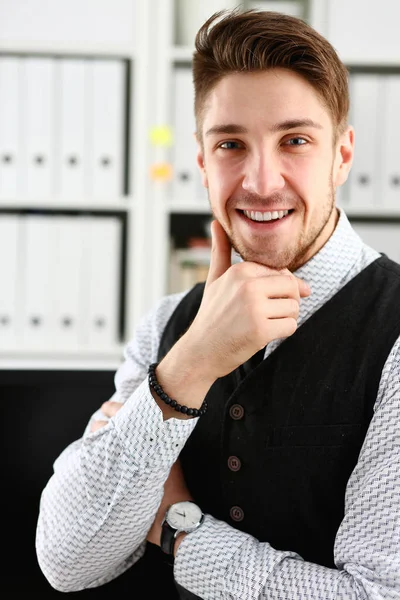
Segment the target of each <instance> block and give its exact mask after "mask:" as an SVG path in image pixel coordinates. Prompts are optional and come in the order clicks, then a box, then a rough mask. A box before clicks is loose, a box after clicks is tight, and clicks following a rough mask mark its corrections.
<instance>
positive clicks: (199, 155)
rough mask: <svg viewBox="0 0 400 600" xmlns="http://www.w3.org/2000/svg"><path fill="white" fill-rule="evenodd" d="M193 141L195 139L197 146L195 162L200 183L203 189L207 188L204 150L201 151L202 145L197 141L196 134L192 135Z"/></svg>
mask: <svg viewBox="0 0 400 600" xmlns="http://www.w3.org/2000/svg"><path fill="white" fill-rule="evenodd" d="M194 139H195V141H196V144H197V156H196V161H197V166H198V167H199V169H200V174H201V182H202V184H203V185H204V187H205V188H208V178H207V173H206V167H205V163H204V149H203V145H202V144H201V142H200V141H199V139H198V137H197V134H196V133H195V134H194Z"/></svg>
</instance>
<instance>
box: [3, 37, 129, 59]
mask: <svg viewBox="0 0 400 600" xmlns="http://www.w3.org/2000/svg"><path fill="white" fill-rule="evenodd" d="M0 53H3V54H4V53H5V54H18V55H20V54H46V55H51V56H57V55H60V56H79V57H81V56H88V57H93V58H97V57H110V56H111V57H113V58H122V59H134V58H135V55H134V50H133V48H132V47H130V46H120V47H118V46H105V45H104V44H98V45H97V44H94V45H86V44H69V43H68V44H65V43H64V44H63V43H62V42H58V41H54V42H50V41H46V42H44V41H34V40H32V41H26V40H23V41H21V42H17V41H7V40H0Z"/></svg>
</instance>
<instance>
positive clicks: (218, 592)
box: [36, 210, 400, 600]
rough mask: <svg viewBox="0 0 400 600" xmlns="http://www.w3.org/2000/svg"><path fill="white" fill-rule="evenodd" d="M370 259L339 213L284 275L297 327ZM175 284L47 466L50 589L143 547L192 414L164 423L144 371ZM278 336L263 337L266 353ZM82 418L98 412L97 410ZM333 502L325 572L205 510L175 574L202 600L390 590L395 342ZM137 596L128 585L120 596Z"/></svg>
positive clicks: (306, 598)
mask: <svg viewBox="0 0 400 600" xmlns="http://www.w3.org/2000/svg"><path fill="white" fill-rule="evenodd" d="M378 256H379V253H378V252H377V251H376V250H374V249H372V248H370V247H369V246H367V245H365V244H364V243H363V241H362V240H361V239H360V238H359V236H358V235H357V234H356V232H355V231H354V230H353V228H352V227H351V224H350V223H349V221H348V219H347V217H346V215H345V213H344V212H343V210H340V218H339V221H338V224H337V227H336V229H335V231H334V233H333V235H332V236H331V238H330V239H329V240H328V242H327V243H326V244H325V246H324V247H323V248H322V249H321V250H320V251H319V252H318V253H317V254H316V255H315V256H314V257H313V258H312V259H311V260H309V261H308V262H307V263H306V264H305V265H304V266H303V267H301V268H300V269H298V271H297V272H296V275H298V276H299V277H302V278H303V279H304V280H306V281H307V283H309V285H310V287H311V290H312V293H311V295H310V296H309V297H308V298H304V299H302V300H301V303H300V315H299V319H298V325H299V326H301V325H302V323H304V322H305V321H306V320H307V319H308V318H309V317H310V316H311V315H312V314H313V313H315V312H316V311H317V310H318V309H319V308H320V307H321V306H322V305H323V304H325V302H327V301H328V300H329V299H330V298H332V296H334V294H336V292H338V290H340V289H341V288H342V287H343V286H344V285H345V284H346V283H347V282H348V281H349V280H350V279H352V278H353V277H354V276H355V275H357V273H359V272H360V271H361V270H362V269H364V268H365V267H366V266H368V265H369V264H370V263H371V262H372V261H374V260H375V259H376V258H377V257H378ZM185 293H186V292H183V293H180V294H173V295H169V296H166V297H164V298H163V299H161V301H159V302H158V303H157V305H156V306H154V307H153V308H152V309H151V310H150V311H149V313H148V314H147V315H145V316H144V317H142V319H141V321H140V323H139V324H138V326H137V328H136V332H135V335H134V337H133V339H132V341H131V342H130V343H128V344H127V345H126V347H125V351H124V362H123V363H122V364H121V366H120V368H119V369H118V370H117V372H116V374H115V389H116V392H115V394H114V395H113V397H112V399H113V400H115V401H119V402H123V403H124V404H123V406H122V408H121V409H120V410H119V411H118V413H117V415H116V416H115V417H113V418H111V419H110V420H109V421H108V423H107V425H105V426H104V427H102V428H101V429H99V430H98V431H96V432H94V433H90V423H89V424H88V425H87V427H86V430H85V431H84V433H83V436H82V438H81V439H79V440H77V441H75V442H73V443H72V444H71V445H70V446H69V447H67V448H66V449H65V450H64V451H63V452H62V454H61V455H60V456H59V457H58V458H57V459H56V461H55V463H54V474H53V475H52V477H51V478H50V480H49V482H48V484H47V485H46V487H45V489H44V490H43V493H42V498H41V504H40V512H39V518H38V526H37V535H36V550H37V556H38V560H39V564H40V566H41V569H42V571H43V573H44V574H45V576H46V577H47V579H48V580H49V582H50V583H51V585H52V586H54V587H55V588H56V589H58V590H60V591H64V592H69V591H76V590H81V589H84V588H87V587H96V586H99V585H101V584H104V583H106V582H108V581H110V580H112V579H113V578H115V577H117V576H118V575H120V574H122V573H123V572H124V571H125V570H126V569H128V568H129V567H130V566H131V565H132V564H133V563H134V562H135V561H137V560H138V559H139V558H140V557H141V556H142V555H143V552H144V548H145V541H144V540H145V539H146V534H147V531H148V530H149V529H150V527H151V525H152V523H153V520H154V517H155V514H156V512H157V509H158V506H159V504H160V501H161V499H162V496H163V484H164V482H165V480H166V478H167V477H168V473H169V469H170V468H171V466H172V464H173V463H174V462H175V461H176V460H177V458H178V457H179V454H180V452H181V450H182V448H183V446H184V445H185V442H186V440H187V439H188V437H189V436H190V434H191V433H192V431H193V429H194V428H195V427H196V423H197V420H198V419H191V420H179V419H175V418H172V419H168V420H167V421H164V420H163V418H162V413H161V410H160V409H159V407H158V405H157V404H156V402H155V401H154V399H153V397H152V395H151V393H150V390H149V384H148V379H147V369H148V365H149V364H150V363H152V362H155V361H156V360H157V351H158V346H159V342H160V338H161V335H162V332H163V330H164V328H165V325H166V323H167V322H168V319H169V318H170V316H171V314H172V313H173V311H174V309H175V307H176V306H177V304H178V303H179V301H180V300H181V299H182V298H183V296H184V295H185ZM366 293H368V290H366ZM399 311H400V302H399ZM280 341H281V340H275V341H274V342H272V343H270V344H269V345H268V346H267V348H266V356H267V355H269V354H270V353H271V352H273V351H274V350H275V348H276V347H277V346H278V345H279V343H280ZM371 343H373V340H371ZM92 418H94V419H99V418H101V419H104V416H103V415H102V414H101V413H100V411H98V412H97V413H96V414H95V415H93V417H92ZM344 503H345V515H344V518H343V521H342V522H341V524H340V527H339V530H338V532H337V535H336V540H335V547H334V557H335V565H336V568H335V569H330V568H327V567H324V566H321V565H318V564H313V563H309V562H306V561H304V560H303V559H302V557H301V556H299V555H298V554H296V553H294V552H292V551H291V550H290V548H287V551H278V550H275V549H274V548H273V547H271V546H270V545H269V544H268V543H261V542H259V541H258V540H257V539H255V538H254V537H252V536H251V535H248V534H247V533H244V532H241V531H238V530H236V529H235V528H233V527H232V526H230V525H228V524H227V523H225V522H222V521H219V520H217V519H215V518H214V517H213V516H212V515H206V517H205V521H204V523H203V525H202V526H201V527H200V528H199V529H198V530H196V531H195V532H193V533H191V534H189V535H187V536H186V537H185V538H184V540H183V541H182V543H181V544H180V546H179V550H178V552H177V555H176V559H175V565H174V576H175V579H176V581H177V582H178V583H179V584H180V585H182V586H183V587H184V588H186V589H188V590H190V591H191V592H193V593H194V594H196V595H198V596H200V597H201V598H204V599H210V600H219V599H229V600H253V599H254V600H255V599H263V598H265V599H268V600H366V599H368V600H389V599H394V598H396V599H400V340H397V342H396V343H395V345H394V346H393V348H392V351H391V353H390V355H389V356H388V358H387V361H386V363H385V366H384V368H383V370H382V375H381V380H380V386H379V390H378V394H377V398H376V402H375V406H374V415H373V418H372V421H371V423H370V427H369V429H368V432H367V435H366V438H365V440H364V444H363V446H362V449H361V452H360V455H359V460H358V462H357V465H356V467H355V469H354V470H353V472H352V474H351V477H350V479H349V481H348V485H347V488H346V495H345V498H344ZM139 597H140V596H139V595H136V594H135V591H134V590H132V595H131V598H132V599H134V598H139Z"/></svg>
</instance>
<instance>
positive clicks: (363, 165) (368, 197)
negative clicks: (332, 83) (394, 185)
mask: <svg viewBox="0 0 400 600" xmlns="http://www.w3.org/2000/svg"><path fill="white" fill-rule="evenodd" d="M380 84H381V79H380V76H379V75H373V74H364V73H363V74H360V73H357V74H353V75H352V76H351V80H350V97H351V115H350V117H351V118H350V123H351V124H352V125H353V126H354V129H355V151H354V162H353V165H352V169H351V171H350V175H349V180H348V184H347V185H348V190H347V192H348V206H349V207H350V208H352V207H355V208H364V209H366V210H368V209H370V208H373V207H374V206H377V205H379V204H380V202H381V199H380V198H379V177H380V176H381V172H380V168H379V166H380V164H379V157H380V154H381V148H380V143H381V132H380V126H379V120H380V114H381V110H382V102H381V100H382V94H381V87H380Z"/></svg>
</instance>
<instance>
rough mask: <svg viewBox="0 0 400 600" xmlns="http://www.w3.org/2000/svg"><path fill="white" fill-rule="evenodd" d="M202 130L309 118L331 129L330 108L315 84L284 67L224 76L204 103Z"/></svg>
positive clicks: (256, 125) (268, 124)
mask: <svg viewBox="0 0 400 600" xmlns="http://www.w3.org/2000/svg"><path fill="white" fill-rule="evenodd" d="M203 114H204V119H203V133H204V132H205V131H207V130H208V129H209V128H210V127H214V126H216V125H219V124H221V123H226V122H234V123H238V124H240V125H243V126H245V127H251V126H252V125H254V127H257V128H260V127H263V126H265V127H268V126H273V125H275V124H276V123H277V122H284V121H296V120H304V119H310V120H312V121H317V122H318V123H320V124H321V125H322V127H323V129H325V128H327V129H331V127H332V120H331V116H330V113H329V111H328V109H327V108H326V107H325V106H324V104H323V102H322V100H321V97H320V96H319V94H318V92H317V91H316V90H315V89H314V87H313V86H312V85H311V84H310V83H308V81H306V80H305V79H304V78H303V77H301V76H300V75H298V74H297V73H294V72H293V71H289V70H285V69H271V70H268V71H262V72H261V71H260V72H255V73H230V74H228V75H225V77H223V78H222V79H221V80H220V81H219V82H218V83H217V84H216V85H215V87H214V88H213V89H212V90H211V91H210V93H209V95H208V97H207V101H206V103H205V106H204V113H203Z"/></svg>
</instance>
